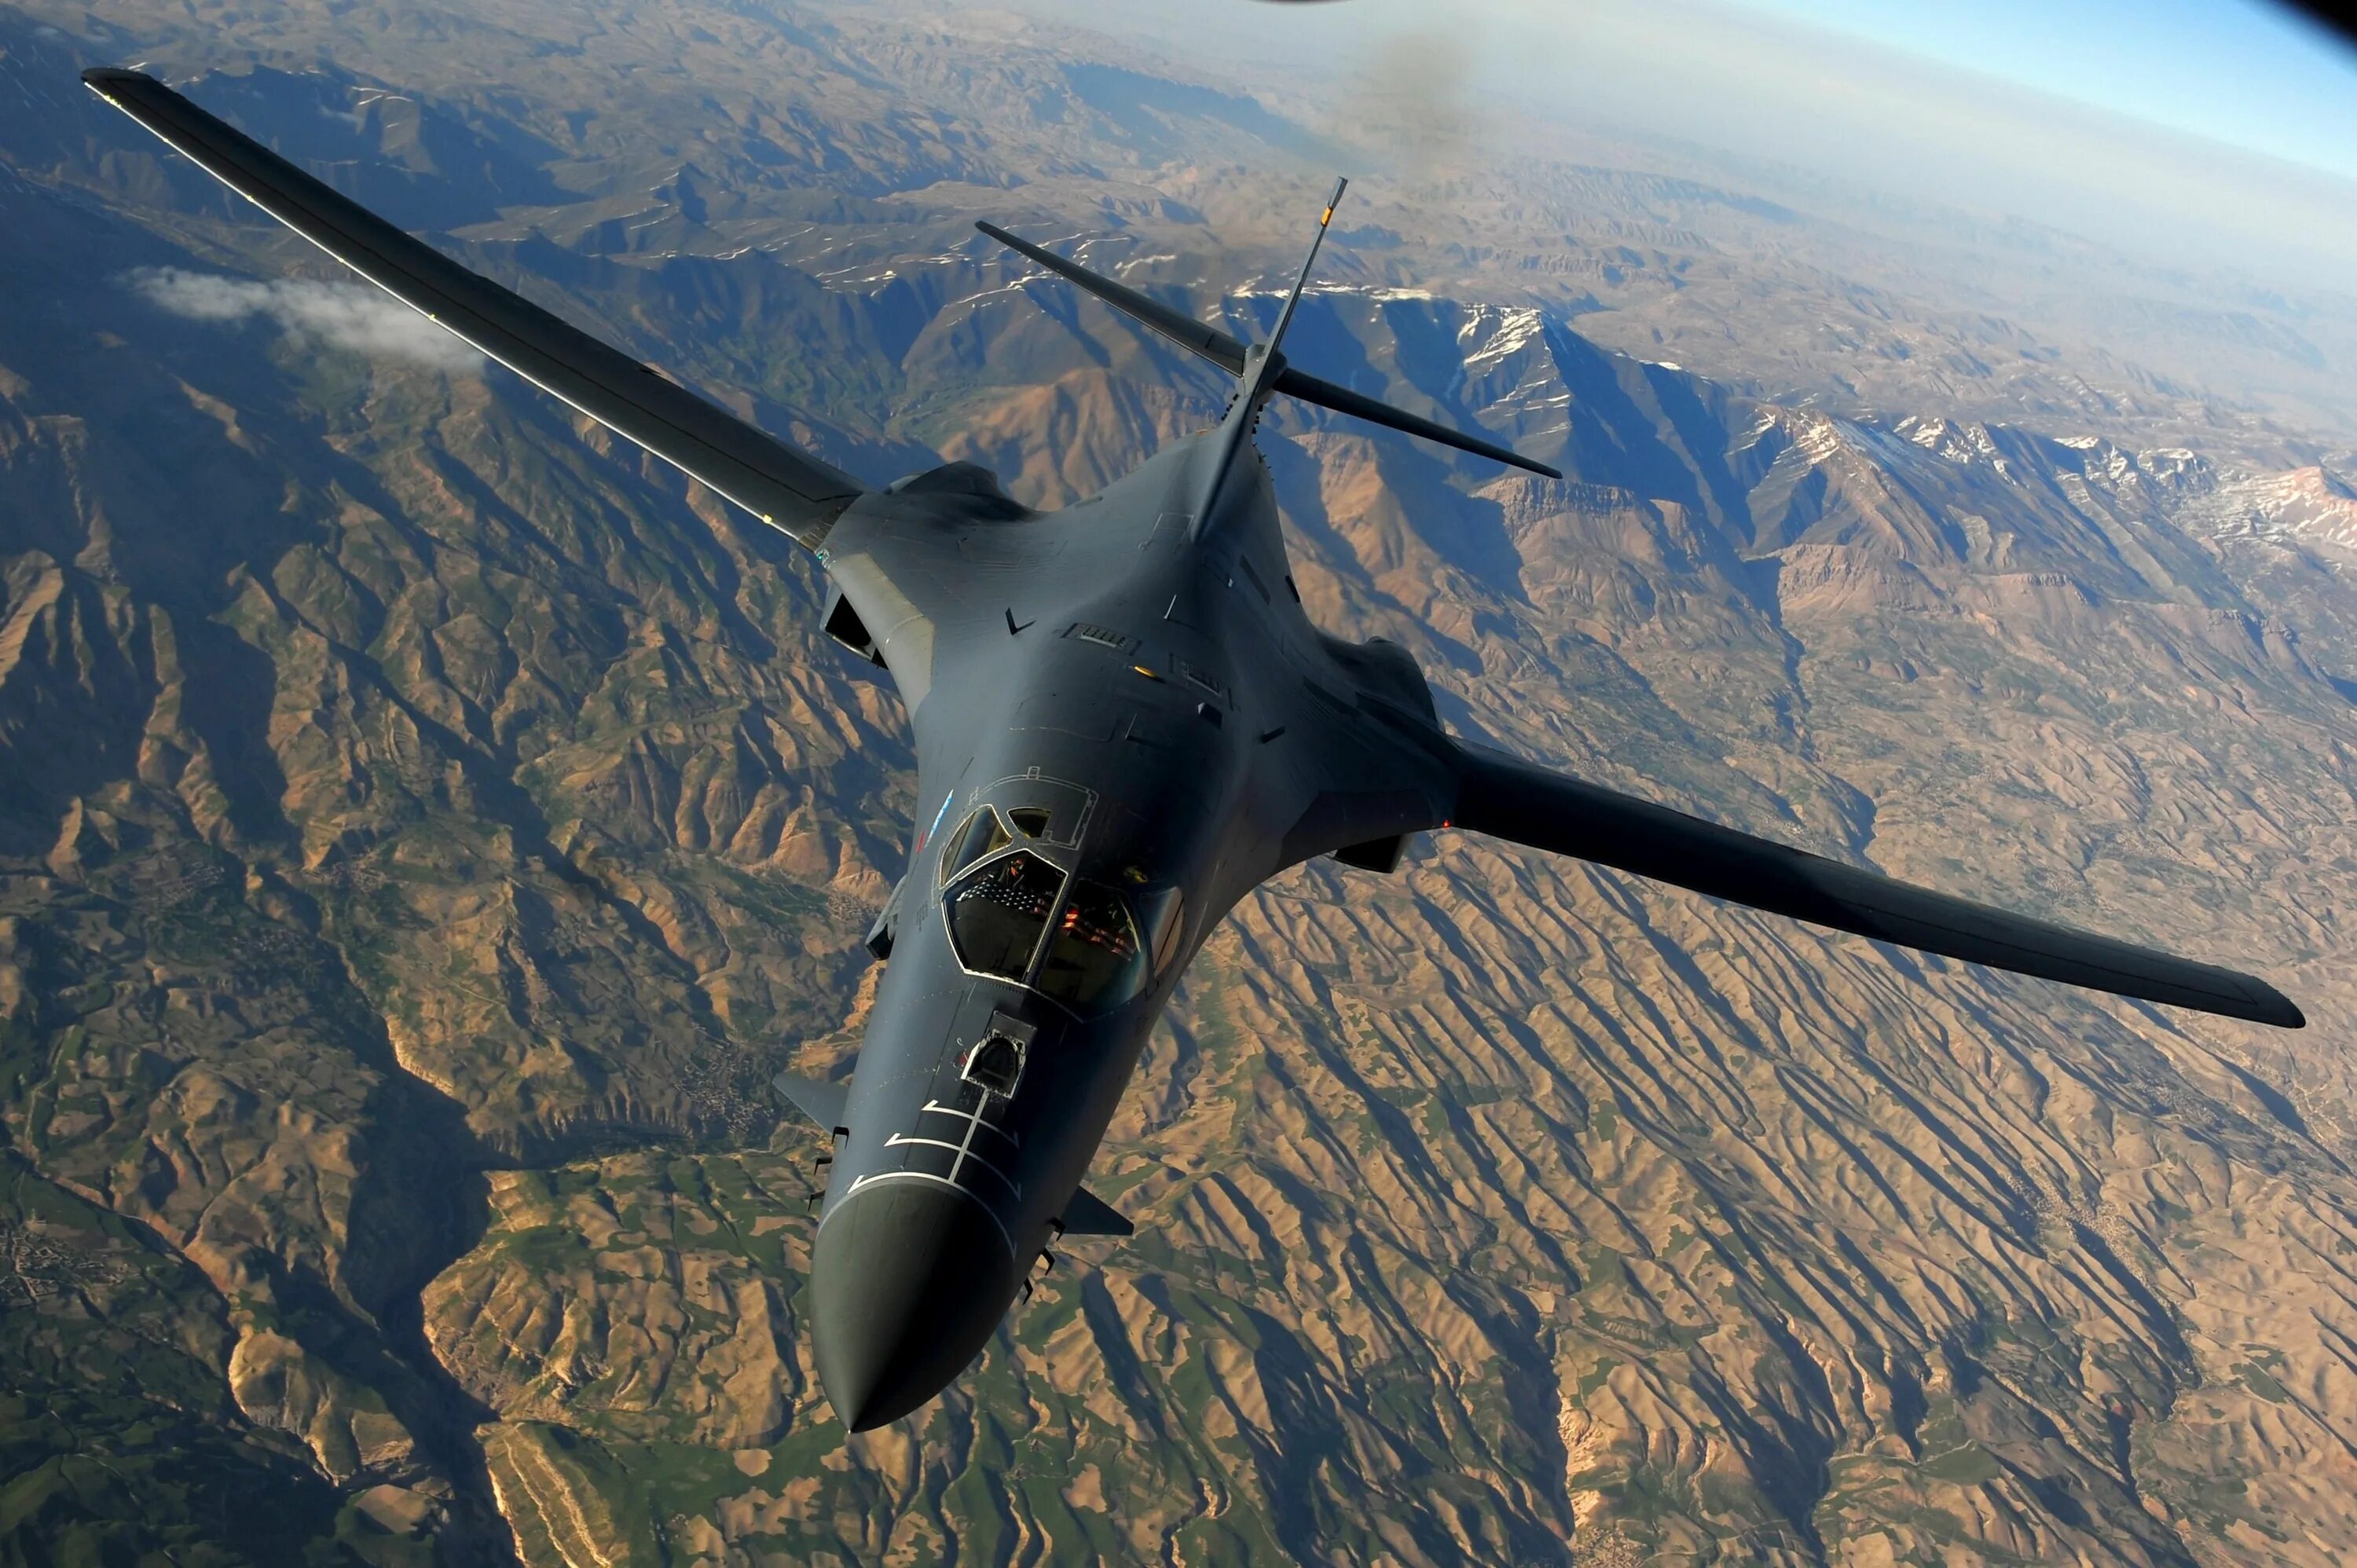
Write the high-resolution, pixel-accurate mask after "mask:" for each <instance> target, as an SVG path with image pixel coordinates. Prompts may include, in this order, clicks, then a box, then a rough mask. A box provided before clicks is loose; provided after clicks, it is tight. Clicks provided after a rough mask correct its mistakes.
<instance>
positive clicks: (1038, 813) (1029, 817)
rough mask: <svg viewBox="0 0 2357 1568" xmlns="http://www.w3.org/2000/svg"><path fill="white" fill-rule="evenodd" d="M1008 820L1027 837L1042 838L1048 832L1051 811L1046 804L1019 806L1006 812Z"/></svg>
mask: <svg viewBox="0 0 2357 1568" xmlns="http://www.w3.org/2000/svg"><path fill="white" fill-rule="evenodd" d="M1006 820H1007V821H1008V822H1013V823H1014V824H1015V831H1016V832H1018V833H1021V834H1023V835H1024V836H1025V837H1027V838H1035V839H1036V838H1042V837H1045V836H1046V834H1047V832H1048V822H1049V812H1048V810H1047V808H1045V807H1044V806H1017V807H1016V808H1015V809H1014V810H1013V811H1009V812H1007V813H1006Z"/></svg>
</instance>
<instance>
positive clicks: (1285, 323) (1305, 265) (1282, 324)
mask: <svg viewBox="0 0 2357 1568" xmlns="http://www.w3.org/2000/svg"><path fill="white" fill-rule="evenodd" d="M1350 188H1351V182H1350V181H1349V180H1347V179H1344V178H1341V177H1336V179H1335V181H1334V194H1333V195H1331V196H1329V197H1328V198H1327V199H1326V210H1325V211H1324V212H1323V213H1321V214H1319V215H1318V232H1317V233H1316V234H1315V235H1313V236H1311V238H1310V241H1309V253H1308V255H1306V256H1304V257H1302V258H1301V275H1300V276H1298V277H1297V278H1295V279H1294V280H1293V292H1292V293H1291V294H1288V295H1286V296H1285V308H1284V309H1283V310H1281V311H1279V312H1277V316H1276V330H1275V331H1274V332H1272V333H1270V334H1269V335H1268V357H1269V358H1270V359H1272V360H1274V359H1275V358H1276V350H1277V347H1278V345H1280V344H1282V343H1283V342H1284V341H1285V329H1286V328H1288V327H1290V326H1292V325H1293V311H1294V307H1295V306H1297V305H1299V304H1300V303H1301V291H1302V290H1303V289H1305V288H1308V286H1309V269H1310V268H1311V267H1314V266H1316V265H1317V264H1318V246H1320V245H1322V244H1324V243H1325V242H1326V231H1327V230H1328V229H1329V228H1330V227H1332V226H1333V222H1334V209H1335V208H1336V207H1338V206H1340V204H1341V200H1342V193H1343V192H1344V191H1346V190H1348V189H1350Z"/></svg>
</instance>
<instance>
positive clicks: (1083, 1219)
mask: <svg viewBox="0 0 2357 1568" xmlns="http://www.w3.org/2000/svg"><path fill="white" fill-rule="evenodd" d="M1136 1233H1137V1227H1135V1225H1132V1224H1131V1223H1130V1222H1129V1221H1128V1220H1126V1219H1123V1218H1122V1217H1121V1216H1120V1215H1119V1214H1117V1213H1115V1212H1114V1207H1113V1205H1111V1204H1109V1203H1107V1202H1106V1201H1105V1200H1104V1199H1103V1198H1102V1197H1097V1196H1096V1195H1095V1194H1094V1193H1092V1192H1091V1191H1090V1190H1089V1189H1088V1188H1087V1187H1074V1188H1073V1189H1072V1201H1071V1202H1070V1203H1068V1204H1066V1205H1064V1234H1065V1235H1067V1236H1133V1235H1135V1234H1136Z"/></svg>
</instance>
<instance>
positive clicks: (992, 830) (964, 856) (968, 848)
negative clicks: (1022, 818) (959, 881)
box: [942, 806, 1015, 883]
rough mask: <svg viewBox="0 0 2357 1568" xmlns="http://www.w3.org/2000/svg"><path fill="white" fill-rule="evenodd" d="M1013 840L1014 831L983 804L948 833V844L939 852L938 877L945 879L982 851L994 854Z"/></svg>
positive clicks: (980, 854)
mask: <svg viewBox="0 0 2357 1568" xmlns="http://www.w3.org/2000/svg"><path fill="white" fill-rule="evenodd" d="M1014 842H1015V837H1014V835H1013V834H1012V833H1009V832H1007V831H1006V823H1004V822H1000V821H999V820H998V813H997V812H996V811H992V810H991V809H990V808H989V807H988V806H985V807H983V808H982V809H981V810H980V811H975V812H974V815H972V816H970V817H968V818H967V819H966V820H965V821H964V822H961V823H959V824H958V829H957V832H953V833H952V834H950V838H949V848H947V849H946V850H943V851H942V881H943V882H945V883H946V882H948V881H949V880H950V879H951V878H952V877H953V876H955V875H957V874H958V873H959V872H961V871H963V870H964V869H965V868H966V867H967V866H969V865H973V864H974V862H975V861H977V860H980V859H981V858H982V857H983V856H984V855H985V854H995V853H996V852H997V851H999V850H1002V849H1005V848H1006V846H1007V845H1008V844H1011V843H1014Z"/></svg>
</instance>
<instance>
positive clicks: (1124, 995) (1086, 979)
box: [1039, 882, 1146, 1015]
mask: <svg viewBox="0 0 2357 1568" xmlns="http://www.w3.org/2000/svg"><path fill="white" fill-rule="evenodd" d="M1145 984H1146V954H1145V952H1144V951H1143V950H1141V949H1140V948H1139V946H1138V941H1137V926H1136V924H1135V922H1134V921H1133V920H1131V918H1129V909H1128V908H1127V907H1126V906H1125V905H1124V904H1123V903H1122V901H1121V895H1120V894H1118V893H1115V892H1114V890H1113V889H1112V888H1110V887H1100V886H1097V885H1096V884H1094V883H1092V882H1083V883H1081V884H1080V885H1079V886H1075V887H1074V888H1073V889H1072V897H1071V901H1070V902H1068V903H1066V904H1065V906H1064V911H1063V913H1062V914H1060V915H1059V916H1058V917H1057V918H1056V930H1055V934H1054V935H1053V936H1051V937H1050V938H1049V940H1048V958H1047V961H1046V962H1044V963H1042V964H1041V965H1040V966H1039V991H1040V993H1041V994H1043V995H1045V996H1048V997H1049V998H1050V999H1052V1000H1054V1001H1057V1002H1061V1003H1063V1004H1065V1005H1066V1006H1068V1007H1070V1008H1071V1009H1072V1010H1073V1011H1074V1012H1077V1013H1080V1014H1082V1015H1090V1014H1095V1013H1103V1012H1108V1011H1110V1010H1111V1009H1113V1008H1115V1007H1118V1006H1120V1005H1121V1004H1123V1003H1125V1002H1126V1001H1128V1000H1129V999H1130V998H1131V997H1133V996H1135V995H1136V994H1137V993H1138V992H1139V991H1140V990H1141V989H1142V988H1143V987H1144V986H1145Z"/></svg>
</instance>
